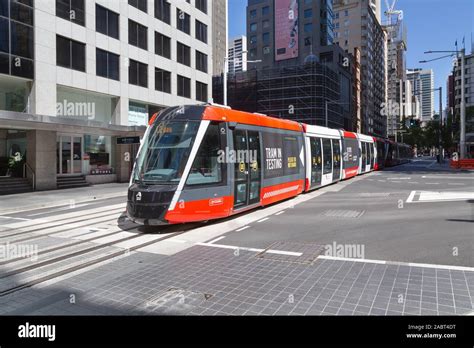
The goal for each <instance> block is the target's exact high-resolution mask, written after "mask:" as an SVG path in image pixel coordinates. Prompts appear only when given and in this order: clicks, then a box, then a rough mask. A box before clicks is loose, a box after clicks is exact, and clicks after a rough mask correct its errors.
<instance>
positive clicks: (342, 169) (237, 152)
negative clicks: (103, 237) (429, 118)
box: [127, 105, 405, 225]
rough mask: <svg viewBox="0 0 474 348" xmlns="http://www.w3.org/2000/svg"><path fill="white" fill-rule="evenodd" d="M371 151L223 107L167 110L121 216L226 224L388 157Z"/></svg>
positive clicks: (374, 143)
mask: <svg viewBox="0 0 474 348" xmlns="http://www.w3.org/2000/svg"><path fill="white" fill-rule="evenodd" d="M380 142H381V140H380ZM378 145H379V141H378V139H375V138H373V137H369V136H367V135H363V134H358V133H353V132H347V131H344V130H336V129H330V128H326V127H320V126H313V125H306V124H303V123H299V122H295V121H291V120H285V119H279V118H274V117H269V116H265V115H261V114H253V113H248V112H242V111H236V110H232V109H230V108H228V107H222V106H215V105H189V106H177V107H171V108H168V109H165V110H163V111H162V112H160V113H159V114H155V115H154V116H153V117H152V119H151V120H150V123H149V125H148V127H147V130H146V132H145V135H144V137H143V140H142V143H141V145H140V149H139V151H138V155H137V158H136V160H135V164H134V168H133V172H132V175H131V178H130V186H129V189H128V198H127V215H128V217H129V218H130V219H131V220H132V221H134V222H136V223H139V224H144V225H161V224H177V223H187V222H195V221H207V220H212V219H219V218H224V217H228V216H231V215H234V214H238V213H241V212H243V211H246V210H249V209H254V208H256V207H261V206H267V205H269V204H272V203H275V202H278V201H281V200H285V199H288V198H291V197H294V196H297V195H299V194H301V193H303V192H306V191H310V190H313V189H317V188H320V187H323V186H326V185H329V184H332V183H335V182H337V181H340V180H345V179H349V178H351V177H354V176H356V175H360V174H364V173H368V172H370V171H372V170H374V169H379V168H380V166H379V165H378V164H379V163H380V161H381V160H382V159H383V158H384V156H387V157H388V155H385V154H382V156H379V152H378V151H379V150H378ZM385 145H386V144H385V143H384V146H385ZM392 147H393V146H392ZM397 149H398V147H397ZM387 151H389V149H387ZM392 152H393V150H392ZM396 153H397V156H398V153H399V152H398V150H397V152H396ZM403 153H405V152H403ZM393 155H394V154H393V153H392V156H393ZM391 163H393V161H392V162H391Z"/></svg>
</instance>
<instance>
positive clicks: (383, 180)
mask: <svg viewBox="0 0 474 348" xmlns="http://www.w3.org/2000/svg"><path fill="white" fill-rule="evenodd" d="M377 181H378V182H385V180H377Z"/></svg>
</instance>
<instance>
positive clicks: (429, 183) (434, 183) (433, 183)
mask: <svg viewBox="0 0 474 348" xmlns="http://www.w3.org/2000/svg"><path fill="white" fill-rule="evenodd" d="M425 184H426V185H439V182H425Z"/></svg>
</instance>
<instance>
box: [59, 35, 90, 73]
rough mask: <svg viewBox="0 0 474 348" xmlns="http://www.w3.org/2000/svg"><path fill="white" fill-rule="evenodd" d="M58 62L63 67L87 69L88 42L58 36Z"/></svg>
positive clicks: (79, 69)
mask: <svg viewBox="0 0 474 348" xmlns="http://www.w3.org/2000/svg"><path fill="white" fill-rule="evenodd" d="M56 64H57V65H58V66H62V67H63V68H68V69H74V70H78V71H83V72H85V71H86V44H83V43H82V42H78V41H74V40H71V39H67V38H65V37H62V36H59V35H57V36H56Z"/></svg>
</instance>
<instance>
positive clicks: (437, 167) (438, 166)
mask: <svg viewBox="0 0 474 348" xmlns="http://www.w3.org/2000/svg"><path fill="white" fill-rule="evenodd" d="M424 167H425V168H426V169H428V170H433V171H443V172H451V173H474V170H470V169H457V168H452V167H451V166H450V165H449V159H444V160H443V162H442V163H438V162H436V161H434V162H433V163H431V164H429V165H427V166H424Z"/></svg>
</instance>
